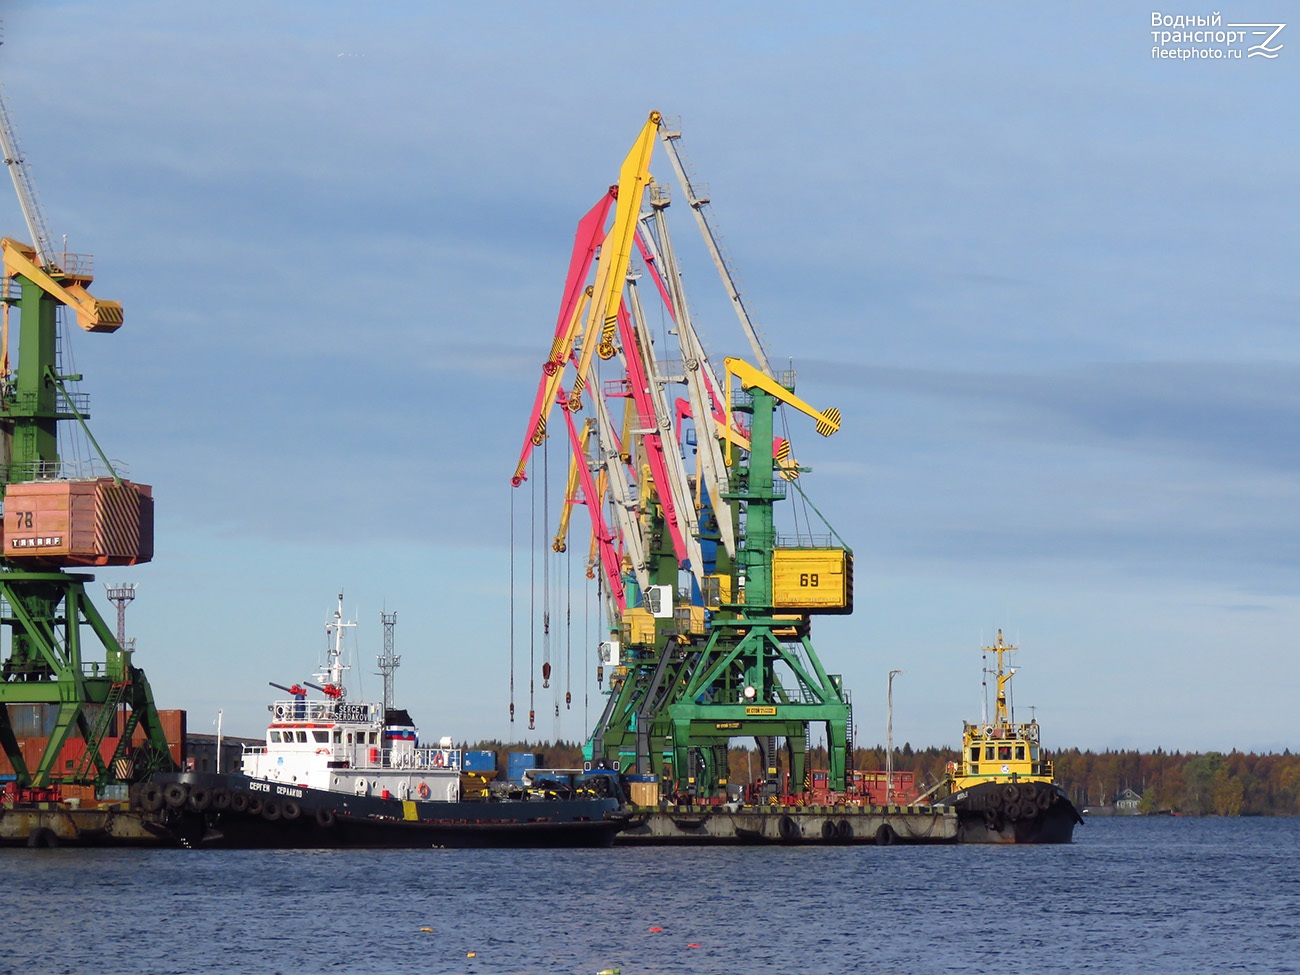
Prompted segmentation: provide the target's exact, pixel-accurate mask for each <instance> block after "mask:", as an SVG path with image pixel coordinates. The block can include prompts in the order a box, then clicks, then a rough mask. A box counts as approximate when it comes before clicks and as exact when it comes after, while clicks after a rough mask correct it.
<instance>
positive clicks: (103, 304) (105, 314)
mask: <svg viewBox="0 0 1300 975" xmlns="http://www.w3.org/2000/svg"><path fill="white" fill-rule="evenodd" d="M0 246H3V248H4V265H5V274H7V275H9V276H10V277H13V276H14V275H18V274H21V275H22V276H23V277H25V278H26V279H27V280H28V281H30V282H32V284H34V285H36V286H37V287H38V288H40V289H41V290H42V291H44V292H45V293H46V294H48V295H51V296H53V297H54V298H57V299H58V300H59V301H61V302H63V304H65V305H67V306H68V307H69V308H71V309H72V310H73V311H75V312H76V313H77V324H78V325H80V326H81V327H82V328H84V329H85V330H86V331H87V332H113V331H116V330H117V328H118V327H119V326H120V325H121V324H122V303H121V302H120V301H101V300H100V299H98V298H96V297H95V296H94V295H92V294H91V293H90V292H89V291H87V290H86V285H87V284H89V283H90V282H91V280H92V278H91V277H90V276H89V275H69V277H68V283H67V284H60V283H59V282H58V281H55V280H54V278H52V277H50V275H49V274H47V273H46V272H45V271H44V270H42V268H41V267H40V265H38V264H37V263H36V248H34V247H31V246H30V245H28V244H23V243H19V242H18V241H16V240H13V239H12V238H9V237H5V238H4V239H3V240H0Z"/></svg>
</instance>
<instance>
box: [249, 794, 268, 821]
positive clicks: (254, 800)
mask: <svg viewBox="0 0 1300 975" xmlns="http://www.w3.org/2000/svg"><path fill="white" fill-rule="evenodd" d="M264 805H266V802H265V800H264V799H263V798H262V797H261V796H259V795H254V794H253V793H251V792H250V793H249V794H248V815H250V816H260V815H262V807H263V806H264Z"/></svg>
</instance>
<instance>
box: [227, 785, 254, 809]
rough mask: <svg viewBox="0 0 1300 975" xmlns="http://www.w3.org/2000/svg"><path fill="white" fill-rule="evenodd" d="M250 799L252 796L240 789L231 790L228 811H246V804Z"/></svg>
mask: <svg viewBox="0 0 1300 975" xmlns="http://www.w3.org/2000/svg"><path fill="white" fill-rule="evenodd" d="M251 801H252V797H251V796H250V795H249V794H248V793H247V792H244V791H242V790H241V791H239V792H232V793H231V794H230V811H231V812H237V813H246V812H248V804H249V802H251Z"/></svg>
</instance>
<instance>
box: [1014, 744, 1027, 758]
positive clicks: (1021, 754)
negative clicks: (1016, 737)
mask: <svg viewBox="0 0 1300 975" xmlns="http://www.w3.org/2000/svg"><path fill="white" fill-rule="evenodd" d="M1024 760H1025V746H1024V745H1017V746H1016V761H1017V762H1023V761H1024Z"/></svg>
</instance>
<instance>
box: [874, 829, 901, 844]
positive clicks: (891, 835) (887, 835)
mask: <svg viewBox="0 0 1300 975" xmlns="http://www.w3.org/2000/svg"><path fill="white" fill-rule="evenodd" d="M897 839H898V834H897V833H895V832H894V827H892V826H890V825H889V824H888V823H881V824H880V827H879V828H878V829H877V830H876V846H893V845H894V841H895V840H897Z"/></svg>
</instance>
